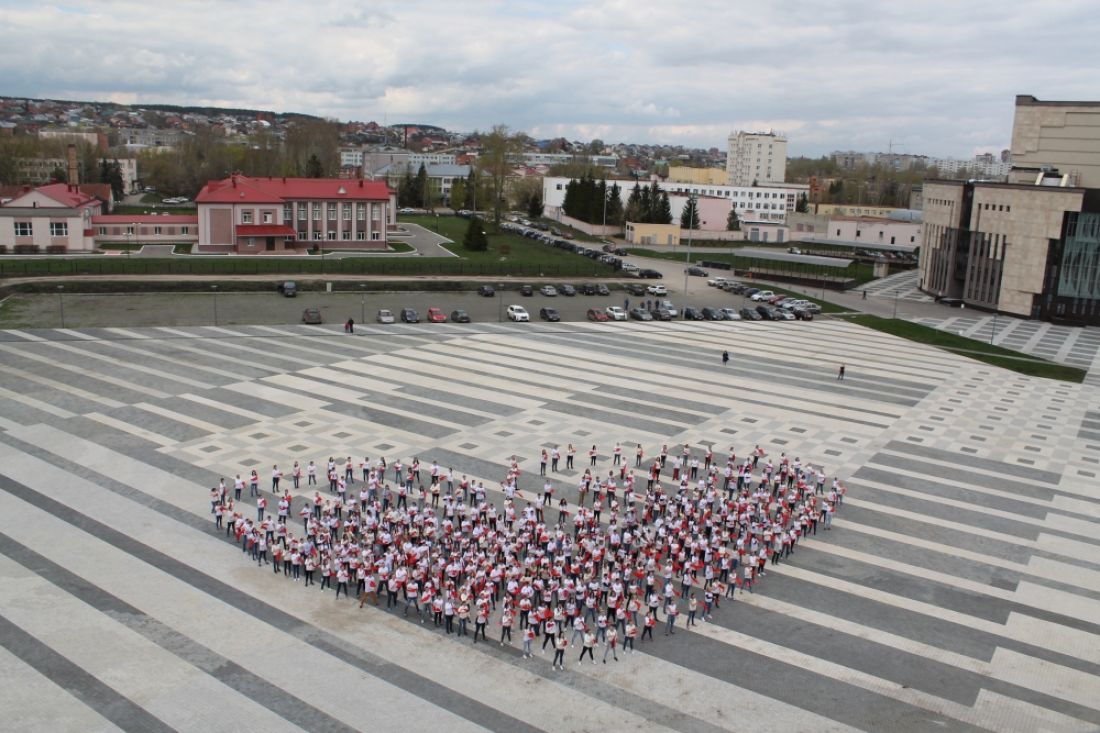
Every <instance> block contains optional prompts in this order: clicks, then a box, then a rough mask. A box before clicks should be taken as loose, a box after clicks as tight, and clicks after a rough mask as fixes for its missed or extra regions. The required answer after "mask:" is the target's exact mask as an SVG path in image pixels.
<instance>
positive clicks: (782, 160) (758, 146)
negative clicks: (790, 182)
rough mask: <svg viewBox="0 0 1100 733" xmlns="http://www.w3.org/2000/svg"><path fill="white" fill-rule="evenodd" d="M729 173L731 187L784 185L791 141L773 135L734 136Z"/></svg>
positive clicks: (728, 163) (765, 133) (760, 133)
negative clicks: (788, 145)
mask: <svg viewBox="0 0 1100 733" xmlns="http://www.w3.org/2000/svg"><path fill="white" fill-rule="evenodd" d="M726 173H727V174H729V184H730V185H731V186H751V185H753V184H754V183H755V184H756V185H759V186H763V185H765V184H768V183H783V180H784V178H785V177H786V175H787V138H785V137H781V136H779V135H776V134H775V133H773V132H745V131H744V130H738V131H737V132H731V133H730V136H729V154H728V155H727V156H726Z"/></svg>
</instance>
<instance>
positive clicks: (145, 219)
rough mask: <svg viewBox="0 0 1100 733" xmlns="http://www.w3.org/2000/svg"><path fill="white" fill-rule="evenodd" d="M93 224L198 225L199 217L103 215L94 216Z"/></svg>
mask: <svg viewBox="0 0 1100 733" xmlns="http://www.w3.org/2000/svg"><path fill="white" fill-rule="evenodd" d="M92 223H93V224H95V225H96V226H109V225H111V224H119V225H126V224H198V223H199V217H198V216H197V215H195V214H169V215H165V216H157V215H156V214H138V215H136V216H134V215H130V214H103V215H101V216H93V217H92Z"/></svg>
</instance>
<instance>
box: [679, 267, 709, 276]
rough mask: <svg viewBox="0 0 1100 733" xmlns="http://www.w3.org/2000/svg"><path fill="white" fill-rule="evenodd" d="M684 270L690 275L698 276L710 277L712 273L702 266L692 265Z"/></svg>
mask: <svg viewBox="0 0 1100 733" xmlns="http://www.w3.org/2000/svg"><path fill="white" fill-rule="evenodd" d="M684 272H686V273H687V274H689V275H694V276H696V277H710V273H709V272H707V271H706V270H704V269H703V268H702V267H694V266H692V267H689V268H687V269H686V270H684Z"/></svg>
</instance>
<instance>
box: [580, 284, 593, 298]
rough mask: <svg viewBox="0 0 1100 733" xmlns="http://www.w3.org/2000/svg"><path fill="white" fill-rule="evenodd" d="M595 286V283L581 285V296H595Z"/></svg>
mask: <svg viewBox="0 0 1100 733" xmlns="http://www.w3.org/2000/svg"><path fill="white" fill-rule="evenodd" d="M595 294H596V285H595V283H585V284H584V285H581V295H595Z"/></svg>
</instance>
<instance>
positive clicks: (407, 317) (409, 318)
mask: <svg viewBox="0 0 1100 733" xmlns="http://www.w3.org/2000/svg"><path fill="white" fill-rule="evenodd" d="M401 321H402V323H420V314H419V313H417V312H416V309H415V308H402V309H401Z"/></svg>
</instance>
